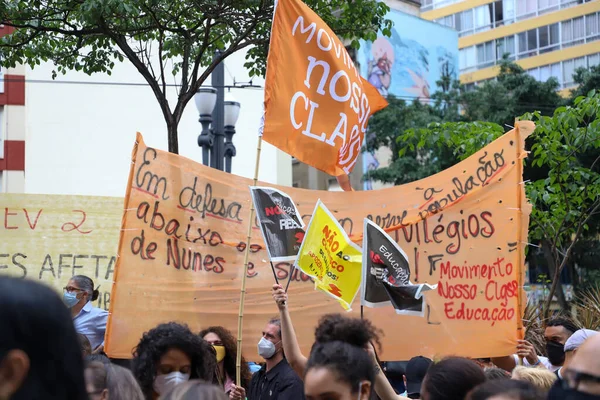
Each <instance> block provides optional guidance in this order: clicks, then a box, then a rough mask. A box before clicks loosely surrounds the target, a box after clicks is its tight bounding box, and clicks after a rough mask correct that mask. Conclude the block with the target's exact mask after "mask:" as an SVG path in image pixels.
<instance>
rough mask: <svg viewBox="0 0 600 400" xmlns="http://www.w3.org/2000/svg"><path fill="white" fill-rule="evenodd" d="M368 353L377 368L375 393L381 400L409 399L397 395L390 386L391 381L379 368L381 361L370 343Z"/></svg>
mask: <svg viewBox="0 0 600 400" xmlns="http://www.w3.org/2000/svg"><path fill="white" fill-rule="evenodd" d="M368 351H369V355H371V359H372V360H373V365H374V366H375V393H377V396H379V398H380V399H381V400H403V399H407V397H404V396H400V395H397V394H396V391H395V390H394V388H393V387H392V385H391V384H390V381H388V379H387V377H386V376H385V374H384V373H383V371H382V370H381V368H380V367H379V361H378V360H377V356H376V355H375V349H374V348H373V345H372V344H370V343H369V345H368Z"/></svg>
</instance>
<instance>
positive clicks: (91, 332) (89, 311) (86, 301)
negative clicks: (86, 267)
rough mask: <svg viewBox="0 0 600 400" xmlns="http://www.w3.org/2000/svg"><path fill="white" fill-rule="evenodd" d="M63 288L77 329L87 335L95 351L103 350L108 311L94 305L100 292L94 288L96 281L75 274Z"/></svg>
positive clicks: (65, 300)
mask: <svg viewBox="0 0 600 400" xmlns="http://www.w3.org/2000/svg"><path fill="white" fill-rule="evenodd" d="M63 290H64V292H63V300H64V302H65V304H66V305H67V307H68V308H69V309H71V316H72V317H73V323H74V324H75V330H76V331H77V333H81V334H83V335H85V336H87V338H88V340H89V341H90V344H91V346H92V349H93V352H94V353H99V352H102V351H103V350H104V333H105V332H106V320H107V319H108V312H107V311H105V310H103V309H101V308H98V307H94V306H93V305H92V301H96V300H97V299H98V296H99V294H100V293H99V292H98V288H96V289H94V281H92V280H91V279H90V278H88V277H87V276H85V275H75V276H74V277H72V278H71V279H70V280H69V282H68V283H67V286H65V287H64V288H63Z"/></svg>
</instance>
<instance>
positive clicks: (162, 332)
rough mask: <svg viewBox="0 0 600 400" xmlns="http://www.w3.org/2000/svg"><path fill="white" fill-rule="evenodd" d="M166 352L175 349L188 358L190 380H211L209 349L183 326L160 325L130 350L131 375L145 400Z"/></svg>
mask: <svg viewBox="0 0 600 400" xmlns="http://www.w3.org/2000/svg"><path fill="white" fill-rule="evenodd" d="M170 349H179V350H181V351H182V352H184V353H185V354H187V356H188V357H189V358H190V360H191V362H192V370H191V372H190V379H198V378H200V379H203V380H206V381H212V380H213V379H214V375H215V368H216V366H217V359H216V357H215V351H214V349H213V348H212V346H211V345H209V344H208V343H207V342H206V341H204V340H203V339H201V338H200V337H199V336H198V335H194V334H193V333H192V331H190V328H188V327H187V325H181V324H178V323H176V322H169V323H166V324H160V325H158V326H157V327H156V328H154V329H151V330H149V331H148V332H146V333H144V335H143V336H142V339H141V340H140V342H139V343H138V345H137V347H136V348H135V350H134V359H133V368H132V371H133V375H134V376H135V377H136V379H137V380H138V382H139V383H140V387H141V388H142V392H143V393H144V395H145V396H146V398H148V399H151V398H152V394H153V391H154V390H153V387H152V385H153V383H154V379H155V378H156V370H157V368H158V363H159V362H160V358H161V357H162V356H163V355H164V354H165V353H166V352H167V351H169V350H170Z"/></svg>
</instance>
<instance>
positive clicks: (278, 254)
mask: <svg viewBox="0 0 600 400" xmlns="http://www.w3.org/2000/svg"><path fill="white" fill-rule="evenodd" d="M250 193H251V194H252V201H253V202H254V208H256V215H257V217H258V223H259V225H260V230H261V232H262V235H263V239H264V241H265V245H266V246H267V251H268V252H269V258H270V259H271V261H294V260H295V259H296V256H297V255H298V250H299V249H300V245H301V244H302V239H304V229H303V228H304V223H303V222H302V218H301V217H300V213H299V212H298V209H297V208H296V205H295V204H294V201H293V200H292V198H291V197H290V196H288V195H287V194H285V193H283V192H282V191H280V190H277V189H273V188H268V187H257V186H251V187H250Z"/></svg>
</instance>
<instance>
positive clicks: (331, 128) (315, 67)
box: [263, 0, 387, 190]
mask: <svg viewBox="0 0 600 400" xmlns="http://www.w3.org/2000/svg"><path fill="white" fill-rule="evenodd" d="M385 106H387V102H386V100H385V99H384V98H383V97H382V96H381V95H380V94H379V92H378V91H377V89H375V88H374V87H373V86H372V85H371V84H369V83H368V82H367V81H366V80H365V79H364V78H362V77H361V76H360V73H359V71H358V70H357V69H356V67H355V65H354V62H353V61H352V59H351V58H350V55H349V54H348V52H347V51H346V48H345V47H344V45H343V44H342V42H341V41H340V40H339V39H338V37H337V36H336V35H335V33H333V31H332V30H331V29H330V28H329V27H328V26H327V25H326V24H325V22H323V21H322V20H321V18H319V17H318V16H317V14H315V13H314V12H313V11H312V10H311V9H310V8H309V7H308V6H307V5H306V4H304V3H303V2H302V1H300V0H279V1H278V2H277V5H276V7H275V15H274V18H273V27H272V30H271V45H270V49H269V57H268V60H267V77H266V84H265V120H264V128H263V138H264V140H266V141H267V142H269V143H271V144H272V145H274V146H276V147H278V148H279V149H281V150H283V151H285V152H286V153H288V154H291V155H292V156H294V157H296V158H297V159H298V160H300V161H302V162H304V163H306V164H308V165H311V166H313V167H315V168H317V169H319V170H321V171H324V172H326V173H328V174H330V175H334V176H336V177H340V176H341V177H343V176H345V175H347V174H348V173H350V171H352V169H353V168H354V166H355V165H356V162H357V160H358V157H359V156H360V150H361V147H362V145H363V141H364V136H365V131H366V130H367V122H368V120H369V117H370V116H371V115H372V114H373V113H375V112H377V111H379V110H381V109H382V108H384V107H385ZM345 181H346V180H345V178H342V182H344V183H345ZM342 182H340V183H342ZM341 186H342V188H344V189H345V190H348V189H351V188H350V187H349V182H348V184H347V185H341Z"/></svg>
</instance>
